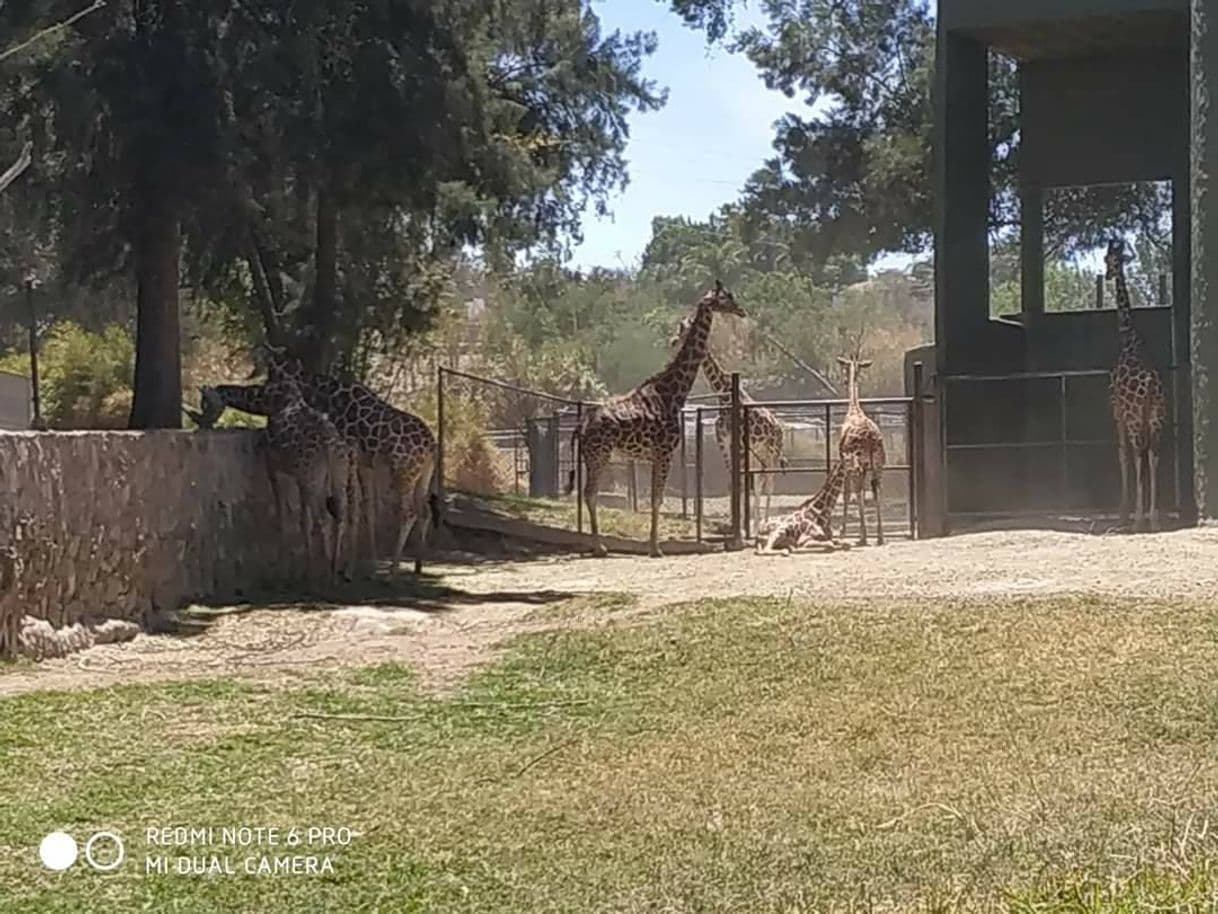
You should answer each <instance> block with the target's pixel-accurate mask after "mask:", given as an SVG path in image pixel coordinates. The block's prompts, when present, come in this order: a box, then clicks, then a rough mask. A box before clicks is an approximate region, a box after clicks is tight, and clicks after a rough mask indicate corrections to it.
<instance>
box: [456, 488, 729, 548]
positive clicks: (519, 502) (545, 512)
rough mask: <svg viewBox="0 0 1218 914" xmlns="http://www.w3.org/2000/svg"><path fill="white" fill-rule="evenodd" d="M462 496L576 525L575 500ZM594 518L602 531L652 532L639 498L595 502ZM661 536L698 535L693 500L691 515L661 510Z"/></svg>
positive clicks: (638, 536) (706, 528) (537, 520)
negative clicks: (619, 504) (633, 507)
mask: <svg viewBox="0 0 1218 914" xmlns="http://www.w3.org/2000/svg"><path fill="white" fill-rule="evenodd" d="M463 496H464V497H465V498H468V499H470V500H471V501H473V502H475V503H478V504H480V505H481V506H482V507H484V508H486V509H488V510H491V511H497V512H499V513H501V514H506V515H508V516H509V517H514V518H517V519H519V520H527V521H530V522H531V523H534V524H543V525H545V526H547V527H559V528H562V529H564V530H574V529H575V500H574V498H569V499H565V500H557V499H549V498H530V497H528V496H526V495H469V494H464V493H463ZM596 516H597V520H598V521H599V522H600V528H601V533H604V534H607V535H612V536H622V537H626V538H628V539H635V540H646V539H647V538H648V537H649V536H651V508H650V506H649V505H648V504H647V503H646V501H645V500H644V501H642V502H640V504H639V510H638V511H637V512H636V511H630V510H625V509H622V508H610V507H606V506H605V505H603V504H602V505H598V506H597V513H596ZM588 531H589V526H588V509H587V507H585V508H584V532H588ZM702 532H703V534H704V535H706V536H710V535H713V534H714V535H717V534H718V533H719V530H718V526H717V525H716V524H714V523H712V521H711V520H710V519H707V520H706V521H705V522H704V524H703V528H702ZM659 535H660V540H661V541H663V540H670V539H671V540H692V539H695V538H696V536H697V526H696V524H695V521H694V517H693V500H692V499H691V500H690V516H689V517H688V518H683V517H681V516H680V515H679V514H667V513H664V512H661V513H660V531H659Z"/></svg>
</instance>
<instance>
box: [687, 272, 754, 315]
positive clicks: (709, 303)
mask: <svg viewBox="0 0 1218 914" xmlns="http://www.w3.org/2000/svg"><path fill="white" fill-rule="evenodd" d="M703 308H706V309H707V310H710V311H718V312H720V313H721V314H734V315H736V317H745V316H746V315H745V313H744V309H743V308H741V307H740V306H739V305H738V304H736V299H735V298H734V297H733V296H732V293H731V292H729V291H728V290H727V289H725V288H723V283H721V282H720V281H719V280H717V279H716V280H715V285H714V287H713V288H711V289H707V290H706V293H705V294H704V295H703V296H702V297H701V298H700V299H698V310H699V311H701V310H702V309H703Z"/></svg>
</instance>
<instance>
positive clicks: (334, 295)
mask: <svg viewBox="0 0 1218 914" xmlns="http://www.w3.org/2000/svg"><path fill="white" fill-rule="evenodd" d="M338 232H339V226H338V204H337V201H335V199H334V193H333V191H332V190H331V189H330V188H329V187H325V186H323V187H321V188H320V189H319V190H318V192H317V240H316V248H315V250H314V252H313V265H314V276H313V300H312V302H310V304H309V307H308V309H307V310H306V312H305V321H306V326H305V327H304V328H303V329H304V330H305V334H304V337H305V346H304V351H303V352H302V354H301V357H302V359H303V360H304V363H305V365H306V366H307V367H308V368H309V369H311V370H312V371H317V372H324V371H326V370H327V369H328V368H329V367H330V362H331V361H332V360H333V358H334V331H335V325H336V322H337V319H338Z"/></svg>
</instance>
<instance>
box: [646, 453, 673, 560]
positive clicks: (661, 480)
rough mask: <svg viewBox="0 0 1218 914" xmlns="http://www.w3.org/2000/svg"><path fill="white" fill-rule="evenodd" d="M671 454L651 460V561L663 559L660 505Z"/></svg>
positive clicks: (654, 457)
mask: <svg viewBox="0 0 1218 914" xmlns="http://www.w3.org/2000/svg"><path fill="white" fill-rule="evenodd" d="M671 462H672V454H671V452H670V453H667V454H663V455H660V454H654V455H653V456H652V458H651V546H650V549H649V552H648V554H649V555H650V556H651V557H652V558H653V559H658V558H663V556H664V553H663V552H661V551H660V505H661V504H663V502H664V487H665V486H666V485H667V484H668V467H669V464H670V463H671Z"/></svg>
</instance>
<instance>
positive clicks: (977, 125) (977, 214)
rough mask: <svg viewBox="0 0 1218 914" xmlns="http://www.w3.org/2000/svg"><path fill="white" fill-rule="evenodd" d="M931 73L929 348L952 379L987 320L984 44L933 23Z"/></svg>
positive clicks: (987, 163) (987, 169)
mask: <svg viewBox="0 0 1218 914" xmlns="http://www.w3.org/2000/svg"><path fill="white" fill-rule="evenodd" d="M935 71H936V72H935V90H936V91H935V106H936V110H935V116H936V125H935V130H936V137H935V140H936V144H935V148H936V150H937V151H938V155H937V156H936V161H935V186H936V187H937V188H938V193H937V195H936V201H935V206H936V213H935V342H936V343H937V345H938V350H939V356H940V357H939V360H938V361H939V365H938V368H939V371H942V372H948V373H951V372H954V371H957V370H959V367H960V366H961V364H962V363H963V362H966V361H967V356H968V353H969V351H970V349H975V348H976V347H977V343H978V341H977V336H978V331H983V328H984V326H985V324H986V322H987V321H988V319H989V301H990V277H989V235H988V230H989V204H990V144H989V135H988V134H989V131H988V112H989V94H990V93H989V69H988V66H987V59H986V48H985V45H984V44H982V43H980V42H978V41H974V40H973V39H971V38H965V37H963V36H961V35H958V34H955V33H953V32H949V31H947V30H946V29H945V28H944V26H943V22H942V19H940V22H939V38H938V48H937V54H936V59H935ZM970 336H972V337H973V339H972V340H971V343H972V345H971V346H970V340H969V337H970Z"/></svg>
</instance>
